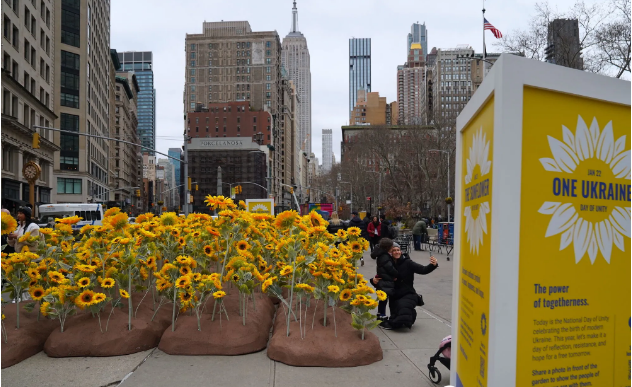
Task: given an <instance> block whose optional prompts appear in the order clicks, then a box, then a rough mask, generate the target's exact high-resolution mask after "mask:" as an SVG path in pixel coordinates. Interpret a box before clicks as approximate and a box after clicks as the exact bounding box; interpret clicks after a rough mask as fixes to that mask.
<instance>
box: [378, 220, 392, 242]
mask: <svg viewBox="0 0 632 387" xmlns="http://www.w3.org/2000/svg"><path fill="white" fill-rule="evenodd" d="M380 224H381V227H380V228H381V230H380V237H382V238H390V239H392V238H393V236H392V235H391V232H390V230H389V229H388V226H390V225H391V221H390V220H387V219H386V215H380Z"/></svg>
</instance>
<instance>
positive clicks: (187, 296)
mask: <svg viewBox="0 0 632 387" xmlns="http://www.w3.org/2000/svg"><path fill="white" fill-rule="evenodd" d="M192 297H193V294H191V293H188V292H182V293H180V295H179V298H180V301H181V302H183V303H184V302H189V301H191V298H192Z"/></svg>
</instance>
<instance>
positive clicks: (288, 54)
mask: <svg viewBox="0 0 632 387" xmlns="http://www.w3.org/2000/svg"><path fill="white" fill-rule="evenodd" d="M281 47H282V51H281V64H282V65H283V67H284V68H285V71H287V76H288V78H289V79H291V80H292V81H293V82H294V85H296V89H297V94H298V99H299V101H298V102H299V103H298V136H297V137H298V142H297V145H298V147H299V148H300V149H301V150H303V151H305V152H306V153H307V154H308V155H309V154H310V153H311V152H312V73H311V71H310V69H309V66H310V64H309V49H308V48H307V39H305V36H304V35H303V34H302V33H301V32H300V31H299V30H298V10H297V9H296V1H294V7H293V8H292V30H291V31H290V33H289V34H287V36H286V37H285V38H283V43H282V45H281Z"/></svg>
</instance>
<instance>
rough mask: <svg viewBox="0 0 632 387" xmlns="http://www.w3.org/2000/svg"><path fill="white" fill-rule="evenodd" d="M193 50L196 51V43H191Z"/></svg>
mask: <svg viewBox="0 0 632 387" xmlns="http://www.w3.org/2000/svg"><path fill="white" fill-rule="evenodd" d="M209 46H210V44H209ZM209 48H210V47H209ZM191 51H195V43H191Z"/></svg>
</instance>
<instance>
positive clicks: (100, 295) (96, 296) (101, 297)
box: [93, 293, 106, 304]
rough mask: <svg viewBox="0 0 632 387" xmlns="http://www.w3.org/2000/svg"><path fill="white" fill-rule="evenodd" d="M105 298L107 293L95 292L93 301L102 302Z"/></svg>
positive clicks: (95, 302)
mask: <svg viewBox="0 0 632 387" xmlns="http://www.w3.org/2000/svg"><path fill="white" fill-rule="evenodd" d="M105 299H106V296H105V294H103V293H94V300H93V303H94V304H98V303H100V302H102V301H105Z"/></svg>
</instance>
